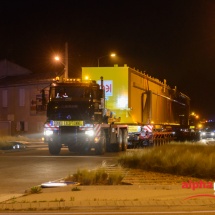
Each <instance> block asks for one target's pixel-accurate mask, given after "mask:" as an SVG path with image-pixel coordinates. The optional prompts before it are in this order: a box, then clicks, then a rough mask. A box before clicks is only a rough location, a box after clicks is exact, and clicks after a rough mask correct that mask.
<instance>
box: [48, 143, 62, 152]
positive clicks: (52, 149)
mask: <svg viewBox="0 0 215 215" xmlns="http://www.w3.org/2000/svg"><path fill="white" fill-rule="evenodd" d="M48 146H49V153H50V154H51V155H59V154H60V151H61V146H60V145H59V144H57V143H55V142H49V143H48Z"/></svg>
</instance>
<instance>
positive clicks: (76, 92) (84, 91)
mask: <svg viewBox="0 0 215 215" xmlns="http://www.w3.org/2000/svg"><path fill="white" fill-rule="evenodd" d="M67 97H69V98H90V97H91V92H90V89H89V88H88V87H82V86H80V87H78V86H75V87H73V86H69V87H67V86H63V87H62V86H56V87H51V89H50V100H53V99H58V98H67Z"/></svg>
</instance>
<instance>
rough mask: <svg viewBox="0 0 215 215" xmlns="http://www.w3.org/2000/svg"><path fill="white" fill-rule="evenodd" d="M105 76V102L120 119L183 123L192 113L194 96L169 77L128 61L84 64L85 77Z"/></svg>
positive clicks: (107, 107) (133, 121) (121, 121)
mask: <svg viewBox="0 0 215 215" xmlns="http://www.w3.org/2000/svg"><path fill="white" fill-rule="evenodd" d="M101 76H102V77H103V79H104V89H105V105H106V109H109V110H110V111H111V112H112V114H113V115H114V116H115V117H116V118H118V117H120V118H121V120H120V123H127V124H134V125H135V124H180V123H182V122H183V121H187V120H188V117H189V106H190V99H189V97H188V96H186V95H184V94H182V93H181V92H179V91H178V90H177V88H176V87H175V88H171V87H170V86H168V85H167V83H166V80H163V81H160V80H158V79H156V78H153V77H150V76H149V75H147V74H145V73H144V72H140V71H138V70H135V69H132V68H130V67H128V66H127V65H124V66H123V67H119V66H118V65H115V66H114V67H83V68H82V80H86V79H91V80H96V81H97V82H98V83H99V84H101V81H100V78H101Z"/></svg>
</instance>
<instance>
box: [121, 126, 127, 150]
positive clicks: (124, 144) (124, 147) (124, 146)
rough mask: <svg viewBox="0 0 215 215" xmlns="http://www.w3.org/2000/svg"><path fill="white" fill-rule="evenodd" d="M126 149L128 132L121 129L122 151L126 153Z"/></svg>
mask: <svg viewBox="0 0 215 215" xmlns="http://www.w3.org/2000/svg"><path fill="white" fill-rule="evenodd" d="M127 147H128V131H127V129H123V132H122V151H126V150H127Z"/></svg>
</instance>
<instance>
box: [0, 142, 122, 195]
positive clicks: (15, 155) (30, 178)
mask: <svg viewBox="0 0 215 215" xmlns="http://www.w3.org/2000/svg"><path fill="white" fill-rule="evenodd" d="M0 153H1V156H0V178H1V183H0V186H1V192H0V198H1V197H3V196H5V195H8V194H10V195H13V194H14V195H16V194H18V193H23V192H24V191H25V190H26V189H29V188H31V187H33V186H36V185H40V184H41V183H44V182H48V181H54V180H58V179H60V178H63V177H66V176H67V175H69V174H73V173H75V172H76V171H77V170H78V169H83V168H86V169H93V168H95V167H98V166H100V165H101V164H102V162H104V161H106V162H107V163H114V162H115V160H116V157H117V156H118V154H117V153H112V154H111V153H107V154H105V155H103V156H94V155H93V154H92V155H88V156H79V155H76V154H72V153H70V152H69V151H68V149H67V148H64V149H62V151H61V154H60V155H58V156H52V155H50V154H49V152H48V147H47V145H45V144H31V145H28V146H27V148H26V149H24V150H14V151H1V152H0Z"/></svg>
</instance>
